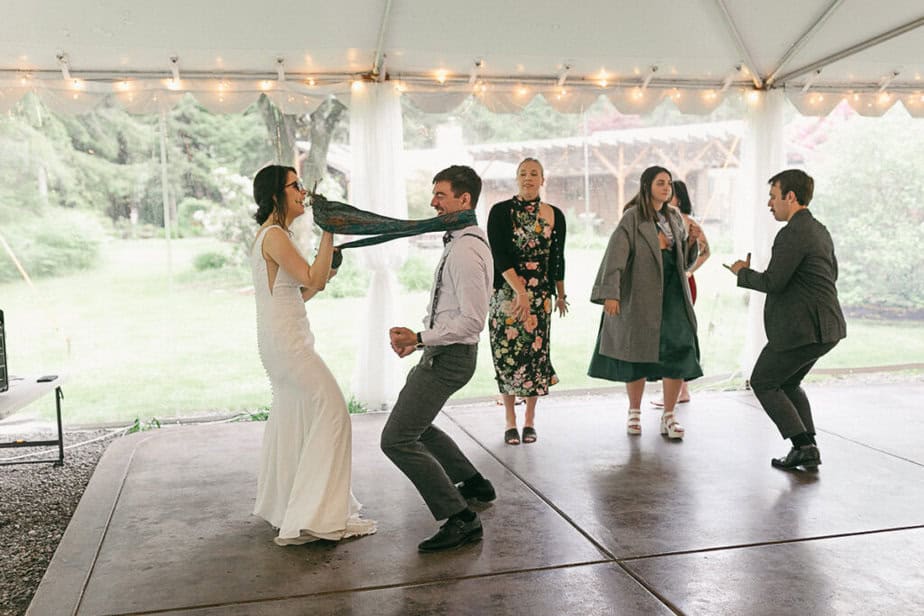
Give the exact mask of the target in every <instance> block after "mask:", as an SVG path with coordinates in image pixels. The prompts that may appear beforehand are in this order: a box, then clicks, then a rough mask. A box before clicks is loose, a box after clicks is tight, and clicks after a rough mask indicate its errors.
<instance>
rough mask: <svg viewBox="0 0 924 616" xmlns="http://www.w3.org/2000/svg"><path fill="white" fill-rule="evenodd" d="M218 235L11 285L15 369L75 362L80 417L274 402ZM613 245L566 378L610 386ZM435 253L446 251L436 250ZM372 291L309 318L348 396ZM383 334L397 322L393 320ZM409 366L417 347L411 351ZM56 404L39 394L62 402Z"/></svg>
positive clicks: (585, 252) (467, 392)
mask: <svg viewBox="0 0 924 616" xmlns="http://www.w3.org/2000/svg"><path fill="white" fill-rule="evenodd" d="M216 247H217V244H216V242H215V241H214V240H209V239H184V240H178V241H177V240H175V241H174V242H173V243H172V261H173V263H172V272H173V277H172V283H171V282H170V281H169V278H168V276H167V271H168V270H167V263H166V252H165V249H164V242H163V241H162V240H119V241H111V242H109V243H107V244H106V245H105V246H104V249H103V257H104V258H103V265H102V266H101V267H99V268H98V269H96V270H93V271H90V272H85V273H82V274H79V275H74V276H67V277H63V278H56V279H49V280H41V281H37V282H36V283H35V288H34V289H30V288H29V287H27V286H26V285H25V284H24V283H22V282H19V283H9V284H5V285H0V308H2V309H3V310H4V311H5V313H6V321H7V329H8V334H7V337H8V340H7V346H8V355H9V363H10V371H11V372H12V373H13V374H37V373H48V372H64V373H66V374H67V377H68V381H67V384H66V386H65V388H64V390H65V394H66V399H65V409H66V414H67V420H68V421H69V422H72V423H92V422H102V421H106V422H110V421H112V422H115V421H125V422H128V421H130V420H132V419H134V418H136V417H139V418H141V419H142V420H146V419H148V418H151V417H158V418H167V417H174V416H188V415H194V414H198V413H204V412H209V411H222V412H225V411H236V410H244V409H253V408H257V407H261V406H264V405H266V404H267V403H268V402H269V386H268V383H267V380H266V377H265V375H264V373H263V370H262V368H261V366H260V362H259V358H258V357H257V351H256V337H255V327H254V325H255V316H254V307H253V295H252V291H251V289H250V288H249V278H248V275H247V274H246V273H241V272H237V273H233V274H232V275H228V274H227V273H223V274H222V273H215V272H211V273H198V272H195V271H193V269H192V265H191V263H192V259H193V257H195V255H197V254H199V253H201V252H205V251H206V250H212V249H215V248H216ZM601 254H602V248H596V249H573V250H569V252H568V280H567V292H568V296H569V300H570V302H571V313H570V314H569V315H568V316H567V317H565V318H564V319H560V318H558V317H557V316H556V317H554V320H553V323H552V361H553V363H554V365H555V368H556V370H557V372H558V374H559V377H560V379H561V383H560V384H559V385H558V386H557V387H556V390H565V389H581V388H588V387H609V386H611V385H612V383H609V382H606V381H598V380H594V379H590V378H589V377H587V376H586V374H585V372H586V368H587V362H588V360H589V357H590V350H591V348H592V345H593V342H594V339H595V337H596V331H597V327H598V323H599V318H600V317H599V315H600V309H599V307H597V306H594V305H592V304H590V302H589V301H588V300H587V298H588V296H589V290H590V287H591V284H592V281H593V277H594V275H595V273H596V269H597V264H598V261H599V258H600V256H601ZM424 256H425V258H426V259H427V260H428V261H435V258H436V253H434V252H433V251H429V252H427V253H425V255H424ZM728 261H730V258H729V257H726V256H724V255H716V256H715V257H713V259H712V260H710V261H709V262H707V264H706V266H705V267H704V268H703V270H702V271H701V272H700V273H699V274H698V275H697V279H698V282H699V288H700V300H699V302H698V304H697V314H698V318H699V322H700V323H699V325H700V327H699V333H700V344H701V348H702V351H703V368H704V370H705V372H706V374H707V375H719V374H726V373H730V372H733V371H734V370H736V369H737V367H738V365H739V363H740V356H741V349H742V344H743V335H744V330H745V324H746V321H747V306H746V304H745V301H746V300H745V297H746V294H745V292H744V291H741V290H739V289H737V288H735V286H734V278H733V277H732V276H731V274H729V273H728V272H727V271H726V270H724V269H723V268H722V267H721V263H722V262H728ZM426 302H427V293H426V292H422V291H420V292H412V293H402V294H401V297H400V298H399V300H398V306H399V317H398V318H397V319H396V321H397V324H405V325H408V326H411V327H414V326H416V325H417V324H418V323H419V322H420V318H421V317H422V316H423V312H424V310H425V307H426ZM365 305H366V303H365V298H344V299H330V298H323V297H319V298H315V299H313V300H311V301H310V302H309V303H308V313H309V318H310V320H311V323H312V328H313V330H314V332H315V335H316V337H317V348H318V351H319V353H321V355H322V356H323V357H324V358H325V359H326V361H327V362H328V364H329V365H330V367H331V370H332V371H333V372H334V374H335V375H336V376H337V379H338V381H339V382H340V384H341V387H343V389H344V391H345V392H347V397H349V383H350V379H351V376H352V371H353V364H354V359H355V356H356V348H357V346H358V345H359V343H360V341H359V340H358V333H357V328H356V327H352V326H351V325H350V324H354V323H358V322H361V319H362V316H363V315H362V311H363V310H365V309H366V308H365ZM921 331H922V329H921V327H920V323H915V322H910V321H888V322H886V321H861V320H853V321H850V322H849V324H848V334H849V337H848V338H847V339H846V340H845V341H844V342H843V343H842V344H840V345H839V346H838V347H837V348H836V349H835V350H834V351H833V352H832V353H831V354H830V355H829V356H828V357H825V358H824V359H823V360H822V361H821V362H819V367H826V368H848V367H860V366H870V365H888V364H900V363H908V362H912V361H921V358H924V335H922V333H921ZM383 335H385V333H384V332H383ZM405 361H406V365H407V367H408V368H410V366H411V365H412V361H411V360H410V359H408V360H405ZM493 376H494V375H493V369H492V368H491V360H490V349H489V345H488V343H487V339H486V338H483V341H482V345H481V349H480V358H479V368H478V370H477V372H476V374H475V377H474V378H473V379H472V381H471V383H469V385H467V386H466V387H465V388H464V389H463V390H462V391H461V392H460V393H459V394H458V395H457V396H458V397H475V396H485V395H491V394H493V393H495V391H496V390H495V385H494V378H493ZM52 407H53V404H52V403H51V401H50V399H45V400H41V401H39V402H38V403H36V406H35V407H34V408H35V409H36V410H39V411H41V413H42V414H44V415H46V416H50V415H51V412H52Z"/></svg>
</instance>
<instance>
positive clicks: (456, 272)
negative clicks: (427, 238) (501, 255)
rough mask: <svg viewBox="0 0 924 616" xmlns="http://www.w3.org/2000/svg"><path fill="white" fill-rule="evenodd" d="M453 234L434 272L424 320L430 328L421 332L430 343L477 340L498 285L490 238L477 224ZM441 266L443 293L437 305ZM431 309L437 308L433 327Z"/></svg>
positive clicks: (440, 343)
mask: <svg viewBox="0 0 924 616" xmlns="http://www.w3.org/2000/svg"><path fill="white" fill-rule="evenodd" d="M450 236H451V237H452V241H450V242H449V243H448V244H446V246H445V247H444V248H443V256H442V259H440V265H438V266H437V268H436V271H435V272H434V274H433V286H432V287H431V288H430V301H429V303H428V304H427V306H428V312H427V316H426V317H424V320H423V323H424V327H426V328H427V329H424V330H423V331H421V332H420V339H421V340H422V341H423V343H424V344H425V345H427V346H445V345H447V344H457V343H461V344H477V343H478V338H479V337H480V335H481V330H483V329H484V325H485V321H486V320H487V317H488V301H489V300H490V297H491V292H492V290H493V288H494V259H493V258H492V257H491V249H490V247H489V246H488V238H487V236H486V235H485V232H484V231H483V230H482V229H481V228H480V227H478V226H476V225H473V226H471V227H466V228H464V229H458V230H456V231H451V232H450ZM474 236H477V237H474ZM479 238H480V239H479ZM443 261H445V265H444V264H443ZM441 266H442V268H443V275H442V280H441V282H440V290H439V297H438V298H437V301H436V306H433V295H434V293H435V291H436V284H437V278H438V277H439V272H440V267H441ZM430 310H433V311H434V319H433V327H432V328H431V327H429V325H430V312H429V311H430Z"/></svg>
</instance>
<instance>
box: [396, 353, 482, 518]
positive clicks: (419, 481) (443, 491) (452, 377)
mask: <svg viewBox="0 0 924 616" xmlns="http://www.w3.org/2000/svg"><path fill="white" fill-rule="evenodd" d="M477 356H478V345H477V344H451V345H446V346H438V347H426V348H425V349H424V352H423V357H421V358H420V362H418V364H417V365H416V366H414V367H413V368H412V369H411V371H410V372H409V373H408V376H407V382H406V383H405V385H404V389H402V390H401V393H400V394H399V395H398V401H397V402H396V403H395V407H394V408H393V409H392V411H391V414H390V416H389V418H388V421H387V422H386V423H385V428H384V429H383V430H382V441H381V445H382V451H383V452H384V453H385V455H386V456H388V458H389V459H390V460H391V461H392V462H394V463H395V466H397V467H398V468H399V469H401V471H402V472H403V473H404V474H405V475H407V477H408V479H410V480H411V482H412V483H413V484H414V487H416V488H417V491H418V492H420V495H421V496H422V497H423V499H424V501H425V502H426V503H427V507H429V508H430V512H431V513H432V514H433V517H434V518H436V519H437V520H443V519H446V518H448V517H449V516H451V515H453V514H455V513H459V512H460V511H462V510H463V509H465V508H466V507H467V506H468V505H467V503H466V501H465V499H464V498H463V497H462V494H460V493H459V489H458V488H457V487H456V485H455V484H457V483H459V482H461V481H464V480H466V479H469V478H470V477H472V476H473V475H475V474H476V473H477V472H478V471H477V470H476V469H475V467H474V466H472V463H471V462H469V460H468V458H466V457H465V454H463V453H462V451H461V450H460V449H459V447H458V445H456V443H455V441H453V440H452V439H451V438H450V437H449V436H448V435H447V434H446V433H445V432H443V431H442V430H440V429H439V428H437V427H436V426H434V425H433V421H434V420H435V419H436V416H437V414H439V412H440V410H442V408H443V405H444V404H446V401H447V400H448V399H449V397H450V396H451V395H452V394H454V393H456V392H457V391H458V390H460V389H461V388H462V387H463V386H465V384H466V383H468V382H469V380H470V379H471V378H472V375H473V374H474V373H475V362H476V360H477Z"/></svg>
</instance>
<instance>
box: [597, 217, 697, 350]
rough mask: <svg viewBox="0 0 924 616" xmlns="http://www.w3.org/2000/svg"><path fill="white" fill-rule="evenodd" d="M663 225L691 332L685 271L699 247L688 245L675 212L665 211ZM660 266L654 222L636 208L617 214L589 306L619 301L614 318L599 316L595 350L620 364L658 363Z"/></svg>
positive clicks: (690, 306)
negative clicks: (670, 235) (667, 229)
mask: <svg viewBox="0 0 924 616" xmlns="http://www.w3.org/2000/svg"><path fill="white" fill-rule="evenodd" d="M667 211H668V222H669V223H670V226H671V233H673V235H674V239H675V242H674V255H675V256H676V258H677V259H676V261H677V273H678V275H679V276H680V280H681V283H682V284H683V290H684V294H683V297H684V304H685V308H686V312H687V316H688V317H689V319H690V323H692V324H693V329H694V330H695V329H696V315H695V314H694V313H693V302H692V300H691V297H690V287H689V284H688V283H687V277H686V275H685V273H684V272H685V270H686V268H687V267H688V264H690V263H693V262H695V261H696V257H697V256H698V254H699V247H698V246H697V244H696V242H693V245H692V246H690V245H688V243H687V232H686V228H685V227H684V224H683V219H682V218H681V217H680V214H679V213H678V212H677V210H675V209H673V208H668V209H667ZM663 268H664V266H663V265H662V262H661V247H660V245H659V243H658V229H657V225H655V223H654V222H650V221H645V220H642V219H641V217H640V216H639V213H638V207H633V208H629V209H628V210H626V211H625V213H624V214H623V215H622V218H621V219H620V220H619V225H617V227H616V230H615V231H613V235H612V236H610V242H609V244H608V245H607V247H606V254H605V255H604V256H603V261H602V262H601V263H600V269H599V270H598V271H597V279H596V280H595V281H594V287H593V290H592V291H591V295H590V301H592V302H593V303H595V304H602V303H603V302H604V301H605V300H607V299H618V300H619V314H617V315H615V316H609V315H606V314H604V316H603V329H602V331H601V334H600V348H599V349H598V351H599V352H600V353H601V354H602V355H605V356H607V357H613V358H616V359H621V360H623V361H633V362H647V363H653V362H657V361H658V350H659V343H660V340H661V312H662V302H663V294H664V269H663Z"/></svg>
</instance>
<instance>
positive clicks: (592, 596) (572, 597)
mask: <svg viewBox="0 0 924 616" xmlns="http://www.w3.org/2000/svg"><path fill="white" fill-rule="evenodd" d="M671 613H672V612H671V610H670V609H668V608H667V607H666V606H665V605H664V604H663V603H662V602H661V601H659V600H658V599H657V598H656V597H654V596H653V595H652V594H651V593H649V592H648V591H647V590H645V589H644V588H643V587H642V586H641V585H639V584H638V583H637V582H636V581H635V580H634V579H632V577H630V576H629V575H628V574H626V573H625V571H623V570H622V568H620V567H619V565H617V564H615V563H605V564H597V565H582V566H577V567H564V568H555V569H545V570H541V571H528V572H522V573H510V574H503V575H492V576H489V577H477V578H467V579H461V580H453V581H447V582H438V583H434V584H424V585H415V586H399V587H394V588H381V589H374V590H366V591H362V592H352V593H337V594H330V595H322V596H306V597H297V598H289V599H282V600H279V601H272V602H264V603H260V604H246V605H221V606H215V607H212V608H205V609H196V610H183V611H173V612H167V613H166V614H164V616H219V615H221V616H290V615H292V614H376V615H377V616H392V615H393V616H408V615H410V614H452V615H461V616H464V615H467V614H470V615H472V616H485V615H487V614H530V615H534V616H544V615H548V616H560V615H562V614H581V615H587V616H593V615H595V614H601V615H602V614H646V615H651V616H658V615H664V616H666V615H668V614H671Z"/></svg>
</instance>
